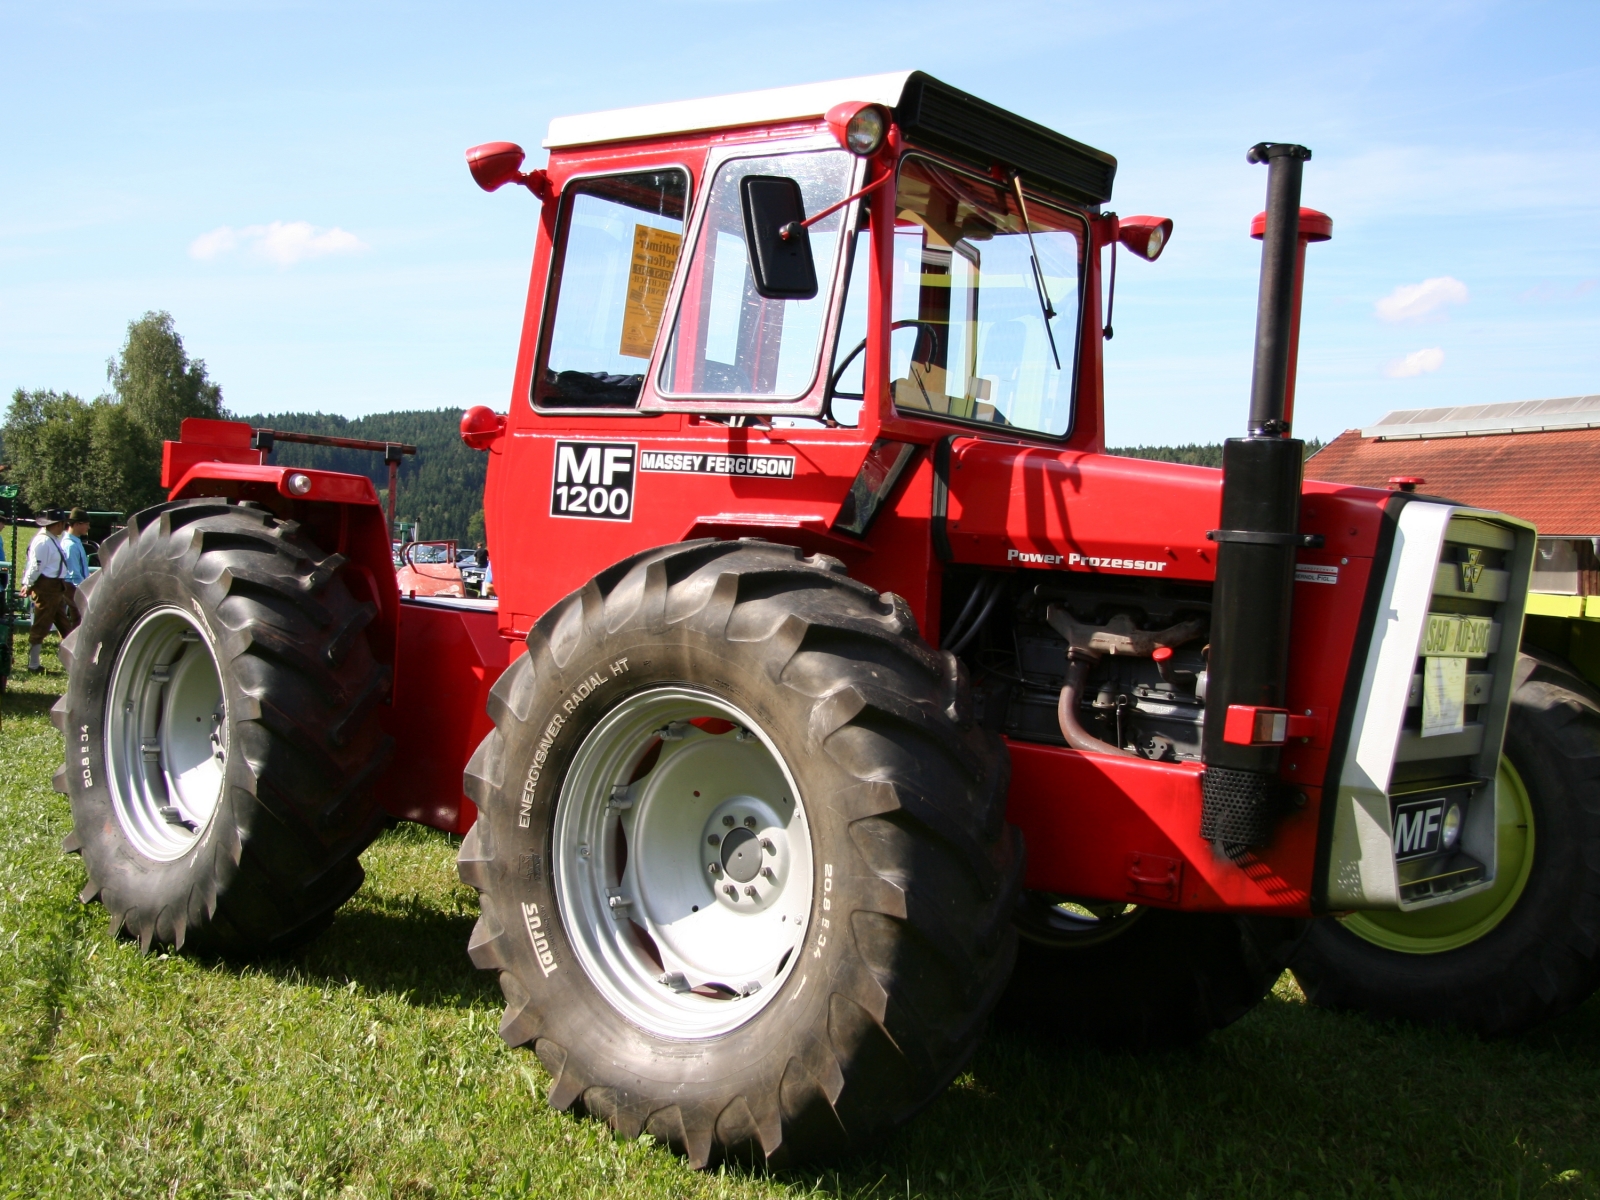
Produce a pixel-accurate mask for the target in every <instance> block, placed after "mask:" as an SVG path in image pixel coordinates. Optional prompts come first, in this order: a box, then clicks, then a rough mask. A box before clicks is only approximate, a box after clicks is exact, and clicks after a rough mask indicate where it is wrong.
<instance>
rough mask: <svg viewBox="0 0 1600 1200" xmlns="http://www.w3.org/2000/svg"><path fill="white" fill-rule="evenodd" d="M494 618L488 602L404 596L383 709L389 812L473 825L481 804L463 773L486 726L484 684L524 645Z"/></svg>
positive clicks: (445, 825) (456, 829) (458, 827)
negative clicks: (395, 667) (391, 748)
mask: <svg viewBox="0 0 1600 1200" xmlns="http://www.w3.org/2000/svg"><path fill="white" fill-rule="evenodd" d="M497 625H498V621H497V617H496V613H495V610H494V607H493V605H492V604H479V603H474V602H472V601H467V602H465V603H462V604H449V603H447V602H442V601H434V602H432V603H430V602H428V601H426V600H415V601H413V600H404V601H402V602H401V604H400V661H401V670H400V671H399V672H398V677H397V679H396V682H395V695H394V703H393V704H392V705H391V706H390V707H388V708H387V709H385V710H384V713H383V727H384V729H385V730H386V731H387V732H388V733H389V734H390V736H392V737H393V738H394V740H395V752H394V758H393V760H392V761H391V763H390V766H389V769H388V771H387V772H386V773H385V774H384V777H383V780H382V782H381V783H380V784H379V794H380V795H381V796H382V797H383V806H384V808H385V810H387V811H388V813H389V815H390V816H393V817H398V818H400V819H401V820H405V821H420V822H421V823H422V824H424V825H432V826H433V827H434V828H435V829H443V830H445V831H447V832H450V833H465V832H466V831H467V830H468V829H470V828H472V823H473V821H475V820H476V819H477V816H478V810H477V807H476V806H475V805H474V804H473V803H472V801H471V800H468V799H467V797H466V795H465V794H464V793H463V792H462V790H461V772H462V770H463V769H464V768H465V767H466V765H467V760H468V759H469V758H471V757H472V752H473V751H474V750H476V749H477V747H478V743H479V742H481V741H482V740H483V739H484V737H485V736H486V735H487V734H488V732H489V729H490V721H489V715H488V708H487V705H488V698H489V689H490V688H491V687H493V686H494V682H495V680H496V679H498V678H499V677H500V673H501V672H502V671H504V670H505V669H506V667H507V666H509V665H510V663H511V661H512V660H513V659H514V658H515V657H516V656H517V655H518V654H521V653H522V651H523V649H524V646H523V644H522V643H521V642H511V641H508V640H506V639H505V638H503V637H501V636H500V632H499V629H498V628H497Z"/></svg>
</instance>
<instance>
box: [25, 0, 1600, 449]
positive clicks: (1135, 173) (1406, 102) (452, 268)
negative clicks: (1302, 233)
mask: <svg viewBox="0 0 1600 1200" xmlns="http://www.w3.org/2000/svg"><path fill="white" fill-rule="evenodd" d="M905 67H914V68H919V69H922V70H926V71H929V72H930V73H932V74H934V75H937V76H938V77H940V78H942V79H945V80H947V81H948V82H950V83H953V84H955V85H957V86H959V87H962V88H965V89H967V90H969V91H972V92H975V93H977V94H978V95H980V96H983V97H985V98H986V99H989V100H992V101H994V102H995V103H998V104H1001V105H1004V106H1006V107H1008V108H1011V109H1013V110H1015V111H1016V112H1019V113H1021V114H1023V115H1025V116H1028V117H1031V118H1033V119H1035V120H1037V121H1040V122H1043V123H1044V124H1047V125H1050V126H1052V127H1054V128H1056V129H1059V130H1061V131H1062V132H1064V133H1067V134H1069V135H1071V136H1073V137H1076V138H1078V139H1080V140H1082V141H1086V142H1089V143H1090V144H1092V145H1095V146H1098V147H1100V148H1102V149H1105V150H1108V151H1110V152H1111V153H1113V154H1115V155H1116V156H1117V158H1118V159H1119V161H1120V164H1121V165H1120V168H1119V172H1118V177H1117V186H1116V197H1115V199H1114V201H1113V203H1112V205H1111V207H1113V208H1115V209H1116V210H1118V211H1120V212H1123V213H1135V212H1148V213H1158V214H1161V215H1164V216H1170V217H1172V218H1173V219H1174V221H1175V222H1176V230H1175V233H1174V236H1173V240H1172V242H1171V244H1170V247H1169V248H1168V250H1167V252H1166V253H1165V255H1164V256H1163V258H1162V259H1161V261H1160V262H1158V263H1156V264H1154V265H1150V264H1144V263H1140V262H1137V261H1134V260H1132V259H1130V258H1127V257H1124V259H1123V261H1122V266H1123V268H1124V269H1123V270H1122V271H1121V272H1120V276H1121V278H1120V280H1119V284H1120V287H1119V295H1118V297H1117V308H1116V329H1117V336H1116V338H1115V340H1114V341H1113V342H1112V343H1111V345H1110V347H1109V355H1108V367H1107V410H1108V417H1109V427H1110V440H1111V441H1112V443H1113V444H1136V443H1144V444H1160V443H1168V442H1181V441H1214V440H1218V439H1220V438H1222V437H1226V436H1229V435H1232V434H1235V433H1240V432H1242V431H1243V425H1244V417H1245V412H1246V409H1247V402H1248V395H1249V375H1250V348H1251V338H1252V335H1253V329H1254V321H1255V300H1256V279H1257V271H1258V269H1259V244H1258V243H1255V242H1252V241H1251V240H1250V239H1249V237H1248V235H1247V230H1248V224H1249V221H1250V218H1251V216H1252V215H1253V214H1254V213H1255V212H1256V211H1257V210H1258V209H1259V208H1260V207H1261V203H1262V198H1263V196H1264V194H1265V193H1264V189H1265V171H1264V170H1263V169H1262V168H1260V167H1251V166H1249V165H1247V164H1246V163H1245V160H1244V152H1245V149H1246V148H1247V147H1248V146H1249V145H1250V144H1251V143H1253V142H1256V141H1260V140H1274V141H1299V142H1303V143H1305V144H1306V145H1309V146H1310V147H1312V149H1313V151H1314V153H1315V158H1314V159H1313V161H1312V162H1311V163H1310V164H1309V165H1308V166H1307V168H1306V183H1305V203H1307V204H1309V205H1311V206H1313V207H1317V208H1321V209H1323V210H1324V211H1326V212H1328V213H1330V214H1331V215H1332V216H1333V218H1334V240H1333V241H1332V242H1330V243H1327V244H1325V245H1321V246H1315V247H1313V248H1312V250H1311V261H1310V264H1309V267H1308V272H1307V274H1308V282H1307V295H1306V320H1305V329H1304V333H1303V336H1302V359H1301V371H1300V400H1299V411H1298V420H1297V432H1298V433H1300V434H1302V435H1303V436H1308V437H1309V436H1313V435H1317V436H1321V437H1324V438H1327V437H1331V436H1333V435H1334V434H1337V433H1338V432H1339V431H1340V430H1342V429H1345V428H1348V427H1351V426H1359V425H1363V424H1367V423H1370V422H1372V421H1374V420H1376V419H1377V418H1378V417H1380V416H1381V415H1382V414H1383V413H1384V412H1386V411H1388V410H1390V409H1393V408H1411V407H1420V406H1427V405H1441V404H1452V403H1487V402H1492V401H1500V400H1517V399H1528V398H1534V397H1549V396H1562V395H1572V394H1578V393H1593V392H1600V5H1597V4H1595V3H1593V2H1592V0H1591V2H1587V3H1549V4H1539V3H1522V4H1515V5H1512V4H1497V3H1487V2H1461V3H1405V2H1404V0H1389V2H1387V3H1360V2H1347V3H1342V4H1338V5H1331V4H1329V5H1303V4H1297V5H1286V4H1283V3H1274V4H1259V5H1258V4H1244V3H1233V4H1222V3H1209V4H1208V3H1203V2H1202V3H1138V2H1124V3H1120V4H1106V3H1103V2H1096V3H1056V4H1037V3H1021V2H1009V0H985V2H983V3H978V2H976V0H967V2H965V3H944V2H942V0H927V2H924V3H917V4H899V3H875V4H871V5H858V4H848V5H818V4H797V3H795V2H794V0H789V2H787V3H778V2H772V3H768V2H758V0H690V2H679V3H670V2H661V3H655V4H629V3H606V4H562V5H551V4H542V3H523V4H506V5H496V4H467V3H457V4H451V5H404V4H389V5H366V4H340V3H317V4H297V3H271V2H265V0H263V2H257V3H224V2H220V0H212V2H206V0H190V2H187V3H184V2H178V0H169V2H165V3H161V2H142V3H141V2H130V3H120V4H112V3H100V4H95V3H77V2H74V0H53V2H52V3H48V4H40V3H37V2H31V3H26V4H15V3H4V4H0V107H3V111H4V113H5V119H4V121H3V122H0V163H3V164H4V165H3V167H0V387H3V388H4V389H5V391H6V392H7V393H9V391H10V390H11V389H12V388H14V387H18V386H22V387H29V388H35V387H49V388H56V389H70V390H73V391H76V392H78V393H80V394H83V395H93V394H95V393H97V392H99V391H100V390H102V389H103V388H104V386H105V360H106V358H107V356H108V355H110V354H112V353H114V352H115V350H116V349H117V347H118V346H119V345H120V342H121V339H122V336H123V332H124V330H125V327H126V324H127V322H128V321H129V320H130V319H131V318H133V317H136V316H137V315H139V314H140V313H142V312H144V311H145V310H147V309H163V308H164V309H167V310H169V311H171V312H172V313H173V315H174V317H175V318H176V321H177V325H178V329H179V330H180V332H181V333H182V334H183V336H184V338H185V341H186V343H187V345H188V347H189V350H190V352H191V353H192V354H195V355H197V356H200V357H203V358H204V359H205V360H206V362H207V363H208V365H209V367H210V370H211V373H212V376H213V378H215V379H216V380H217V381H218V382H220V383H221V384H222V387H223V391H224V398H225V402H226V403H227V405H228V406H229V407H230V408H232V409H233V410H234V411H237V412H273V411H285V410H304V409H321V410H322V411H325V412H337V413H344V414H347V415H356V414H360V413H365V412H377V411H384V410H388V409H395V408H431V407H440V406H445V405H470V404H478V403H484V404H490V405H492V406H494V407H496V408H498V409H501V410H504V409H505V407H506V406H507V404H508V402H509V393H510V383H511V372H512V367H513V364H514V362H515V356H516V342H517V334H518V329H519V326H520V321H521V312H522V305H523V301H524V298H525V293H526V286H527V271H528V264H529V259H530V255H531V251H532V242H533V221H534V211H533V205H532V202H531V200H530V199H529V198H528V197H527V196H526V195H525V194H522V193H521V192H520V191H519V192H517V193H515V194H513V193H512V192H510V191H509V190H508V191H505V192H501V193H497V194H495V195H493V196H487V195H484V194H483V193H481V192H479V191H478V190H477V188H476V187H474V186H473V185H472V183H471V181H470V179H469V177H468V175H467V172H466V168H465V166H464V163H463V159H462V151H463V150H464V149H465V148H466V147H467V146H469V145H472V144H474V143H477V142H484V141H491V140H498V139H509V140H514V141H518V142H521V143H522V144H523V145H524V146H526V147H528V148H529V150H530V159H531V160H532V161H533V162H535V163H537V162H541V161H542V158H543V156H542V152H540V151H538V150H537V146H538V144H539V142H540V141H541V140H542V137H543V135H544V130H545V126H546V123H547V122H548V120H549V119H550V117H552V116H555V115H560V114H563V113H574V112H586V111H592V110H595V109H602V108H612V107H620V106H624V105H631V104H644V103H650V102H654V101H661V100H671V99H680V98H686V97H690V96H702V95H711V94H716V93H720V92H728V91H741V90H746V89H751V88H758V87H768V86H778V85H782V84H790V83H802V82H807V81H810V80H816V79H829V78H836V77H841V76H848V75H857V74H867V73H872V72H877V71H884V70H894V69H900V68H905Z"/></svg>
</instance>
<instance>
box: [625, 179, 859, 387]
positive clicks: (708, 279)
mask: <svg viewBox="0 0 1600 1200" xmlns="http://www.w3.org/2000/svg"><path fill="white" fill-rule="evenodd" d="M854 165H855V160H854V159H852V158H851V157H850V155H848V154H846V153H845V152H844V151H843V150H819V151H808V152H801V153H794V154H785V155H774V156H772V157H767V158H741V159H734V160H732V161H730V162H727V163H724V164H723V165H722V167H721V168H720V169H719V170H718V171H717V174H716V178H715V179H714V180H713V181H712V184H711V190H710V192H709V193H708V194H707V196H708V198H707V202H706V217H705V226H704V228H703V229H701V230H700V233H699V238H698V241H697V242H696V246H695V252H694V259H693V260H692V261H691V262H690V263H689V264H688V266H687V268H686V272H685V275H684V286H683V298H682V299H681V300H680V301H679V304H678V313H677V321H676V325H675V327H674V329H673V333H672V340H671V341H670V342H669V343H668V346H667V353H666V356H665V358H664V360H663V362H662V366H661V374H660V377H659V379H658V381H657V386H658V387H659V388H660V390H661V391H662V392H664V393H667V394H675V395H680V396H744V397H749V398H751V399H756V400H794V399H798V398H800V397H801V396H804V395H805V394H806V393H807V392H808V391H809V390H810V388H811V386H812V382H813V381H814V380H815V378H816V374H817V358H818V354H819V352H820V350H821V347H822V334H823V323H824V321H825V319H826V317H827V313H828V302H829V288H828V285H827V283H826V282H825V283H824V284H823V286H822V288H821V289H820V290H819V291H818V293H817V295H816V296H814V297H812V298H811V299H809V300H768V299H764V298H762V297H761V296H760V295H758V294H757V292H756V289H755V277H754V275H753V274H752V272H751V270H750V252H749V249H748V247H746V245H745V229H744V215H743V208H742V206H741V201H740V192H739V181H740V180H742V179H743V178H744V177H745V176H747V175H785V176H788V177H790V178H792V179H794V180H795V181H796V182H798V183H799V185H800V191H801V195H802V196H803V197H804V200H805V210H806V211H807V212H808V213H814V212H819V211H821V210H822V209H824V208H826V207H827V206H828V205H830V204H833V203H835V202H836V201H839V200H843V199H844V198H845V196H846V195H848V194H849V187H850V178H851V172H852V171H853V169H854ZM842 224H843V220H842V214H840V213H833V214H831V215H829V216H827V217H824V218H823V219H822V220H821V221H818V222H817V223H816V224H815V225H813V226H812V227H811V230H810V234H809V236H810V239H811V248H812V254H813V256H814V257H815V259H816V263H817V275H818V277H819V278H820V279H822V280H824V281H826V280H831V278H832V276H833V269H834V263H835V261H836V256H837V254H838V250H839V234H840V228H841V226H842Z"/></svg>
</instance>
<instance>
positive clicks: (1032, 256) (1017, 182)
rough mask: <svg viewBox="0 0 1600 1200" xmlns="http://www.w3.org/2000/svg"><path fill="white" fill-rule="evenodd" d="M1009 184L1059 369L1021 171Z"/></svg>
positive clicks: (1053, 313) (1051, 315) (1052, 308)
mask: <svg viewBox="0 0 1600 1200" xmlns="http://www.w3.org/2000/svg"><path fill="white" fill-rule="evenodd" d="M1011 186H1012V188H1014V189H1015V190H1016V193H1017V207H1018V208H1019V209H1020V210H1021V211H1022V231H1023V232H1024V233H1026V234H1027V235H1028V261H1029V262H1031V263H1032V264H1033V288H1034V291H1036V292H1038V294H1039V311H1040V312H1041V313H1043V314H1044V333H1045V336H1046V337H1048V338H1049V339H1050V357H1051V358H1053V359H1055V362H1056V370H1058V371H1059V370H1061V355H1060V354H1058V353H1057V352H1056V333H1055V330H1053V329H1051V328H1050V322H1051V321H1053V320H1055V317H1056V310H1055V306H1054V305H1053V304H1051V303H1050V289H1049V288H1047V287H1046V286H1045V282H1044V270H1043V269H1042V268H1041V267H1040V266H1039V251H1038V249H1037V248H1036V247H1035V246H1034V244H1033V225H1032V224H1031V223H1030V222H1029V221H1028V202H1027V201H1026V200H1024V199H1023V198H1022V172H1021V171H1013V172H1012V173H1011Z"/></svg>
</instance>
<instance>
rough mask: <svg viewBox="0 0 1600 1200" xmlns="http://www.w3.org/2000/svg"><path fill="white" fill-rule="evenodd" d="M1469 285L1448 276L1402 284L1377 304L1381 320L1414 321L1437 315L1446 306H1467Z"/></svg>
mask: <svg viewBox="0 0 1600 1200" xmlns="http://www.w3.org/2000/svg"><path fill="white" fill-rule="evenodd" d="M1466 302H1467V285H1466V284H1464V283H1462V282H1461V280H1459V279H1454V278H1452V277H1451V276H1449V275H1440V276H1439V277H1438V278H1436V279H1424V280H1423V281H1422V282H1421V283H1403V284H1401V285H1400V286H1399V287H1397V288H1395V290H1394V291H1392V292H1390V293H1389V294H1388V295H1387V296H1385V297H1384V298H1383V299H1382V300H1379V301H1378V304H1377V310H1378V317H1379V319H1380V320H1384V321H1415V320H1417V319H1419V318H1421V317H1426V316H1428V315H1429V314H1431V313H1436V312H1438V311H1439V310H1440V309H1442V308H1444V307H1445V305H1447V304H1465V303H1466Z"/></svg>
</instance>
